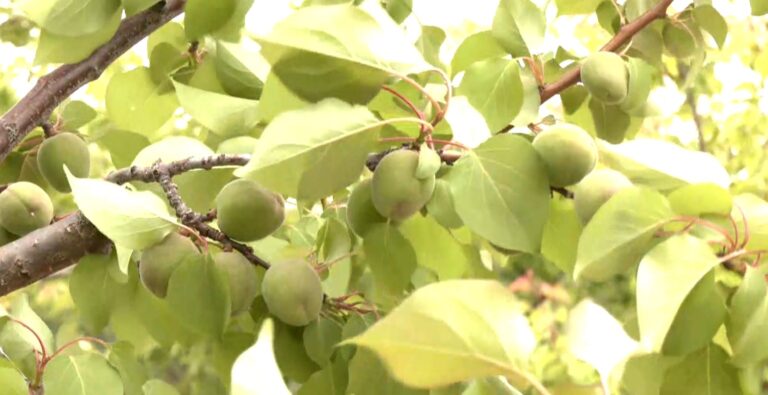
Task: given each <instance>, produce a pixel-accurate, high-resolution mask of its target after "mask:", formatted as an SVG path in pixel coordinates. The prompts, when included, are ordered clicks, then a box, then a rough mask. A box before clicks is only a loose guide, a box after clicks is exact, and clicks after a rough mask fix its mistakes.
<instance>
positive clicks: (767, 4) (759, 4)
mask: <svg viewBox="0 0 768 395" xmlns="http://www.w3.org/2000/svg"><path fill="white" fill-rule="evenodd" d="M749 5H750V6H751V7H752V15H765V14H767V13H768V1H766V0H749Z"/></svg>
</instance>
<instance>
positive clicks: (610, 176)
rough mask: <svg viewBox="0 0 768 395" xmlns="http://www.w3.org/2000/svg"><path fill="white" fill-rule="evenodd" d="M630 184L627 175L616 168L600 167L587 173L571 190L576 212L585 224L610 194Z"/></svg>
mask: <svg viewBox="0 0 768 395" xmlns="http://www.w3.org/2000/svg"><path fill="white" fill-rule="evenodd" d="M632 185H633V184H632V181H630V180H629V178H627V176H625V175H624V174H621V173H619V172H618V171H616V170H611V169H600V170H595V171H593V172H592V173H589V174H588V175H587V176H586V177H584V179H583V180H582V181H581V182H580V183H578V184H577V185H576V187H575V188H574V191H573V205H574V208H575V209H576V214H578V215H579V218H581V221H582V223H585V224H586V223H587V222H589V220H590V219H591V218H592V216H593V215H595V213H596V212H597V210H598V209H599V208H600V206H602V205H603V204H604V203H605V202H607V201H608V199H610V198H611V196H613V195H615V194H616V193H617V192H619V191H620V190H622V189H624V188H628V187H631V186H632Z"/></svg>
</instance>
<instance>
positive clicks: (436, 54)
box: [390, 0, 448, 70]
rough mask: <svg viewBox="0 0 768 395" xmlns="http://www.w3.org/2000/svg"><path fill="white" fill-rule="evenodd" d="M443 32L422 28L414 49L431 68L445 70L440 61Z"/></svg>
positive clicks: (444, 35) (433, 28)
mask: <svg viewBox="0 0 768 395" xmlns="http://www.w3.org/2000/svg"><path fill="white" fill-rule="evenodd" d="M401 1H402V0H396V1H392V2H390V3H399V2H401ZM445 38H446V34H445V31H444V30H443V29H441V28H439V27H437V26H422V27H421V36H419V40H418V41H416V47H417V48H418V49H419V51H420V52H421V55H422V56H424V59H425V60H426V61H427V62H429V64H431V65H432V66H435V67H437V68H439V69H443V70H447V69H448V68H447V67H446V65H445V63H443V61H442V60H440V47H441V46H442V45H443V43H444V42H445Z"/></svg>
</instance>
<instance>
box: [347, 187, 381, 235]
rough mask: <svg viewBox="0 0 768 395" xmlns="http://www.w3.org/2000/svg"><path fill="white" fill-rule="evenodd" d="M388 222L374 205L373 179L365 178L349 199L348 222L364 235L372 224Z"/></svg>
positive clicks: (353, 228)
mask: <svg viewBox="0 0 768 395" xmlns="http://www.w3.org/2000/svg"><path fill="white" fill-rule="evenodd" d="M383 222H387V219H386V218H385V217H384V216H383V215H381V214H380V213H379V212H378V210H376V207H374V205H373V200H372V197H371V179H367V180H363V181H362V182H360V183H359V184H357V186H355V188H354V189H353V190H352V193H351V194H350V195H349V200H348V201H347V223H348V224H349V227H350V228H351V229H352V231H353V232H355V233H356V234H357V235H358V236H360V237H363V236H364V235H365V232H367V231H368V229H370V228H371V226H373V225H375V224H379V223H383Z"/></svg>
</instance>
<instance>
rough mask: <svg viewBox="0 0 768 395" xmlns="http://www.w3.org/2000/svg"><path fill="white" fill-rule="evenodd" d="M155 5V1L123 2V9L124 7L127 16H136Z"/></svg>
mask: <svg viewBox="0 0 768 395" xmlns="http://www.w3.org/2000/svg"><path fill="white" fill-rule="evenodd" d="M155 4H157V2H156V1H155V0H123V7H125V14H126V15H127V16H131V15H135V14H138V13H139V12H141V11H144V10H146V9H147V8H149V7H151V6H153V5H155Z"/></svg>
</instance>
